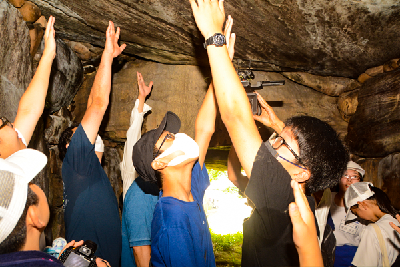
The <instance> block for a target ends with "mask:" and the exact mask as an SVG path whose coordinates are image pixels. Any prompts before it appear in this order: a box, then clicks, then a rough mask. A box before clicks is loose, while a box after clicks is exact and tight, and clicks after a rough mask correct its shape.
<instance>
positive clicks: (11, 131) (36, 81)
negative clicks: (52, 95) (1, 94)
mask: <svg viewBox="0 0 400 267" xmlns="http://www.w3.org/2000/svg"><path fill="white" fill-rule="evenodd" d="M54 21H55V18H54V17H53V16H50V18H49V20H48V22H47V27H46V31H45V34H44V37H43V39H44V43H45V47H44V51H43V55H42V57H41V59H40V62H39V65H38V67H37V70H36V73H35V75H34V76H33V78H32V81H31V82H30V84H29V86H28V88H27V89H26V91H25V92H24V94H23V95H22V97H21V99H20V101H19V105H18V111H17V115H16V117H15V121H14V123H11V122H10V121H9V120H8V119H7V118H6V117H0V140H1V142H0V158H2V159H5V158H7V157H8V156H10V155H12V154H13V153H15V152H17V151H18V150H20V149H24V148H26V147H27V146H28V144H29V141H30V140H31V137H32V134H33V131H34V130H35V127H36V124H37V122H38V120H39V118H40V116H42V113H43V108H44V104H45V99H46V95H47V88H48V85H49V78H50V72H51V64H52V63H53V59H54V57H55V56H56V41H55V38H54V36H55V31H54ZM7 101H8V100H7Z"/></svg>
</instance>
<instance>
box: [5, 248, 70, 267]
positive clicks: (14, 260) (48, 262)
mask: <svg viewBox="0 0 400 267" xmlns="http://www.w3.org/2000/svg"><path fill="white" fill-rule="evenodd" d="M0 266H7V267H11V266H13V267H17V266H21V267H26V266H53V267H62V266H64V265H63V264H62V263H61V261H59V260H58V259H56V258H54V257H53V256H51V255H49V254H47V253H44V252H42V251H37V250H29V251H18V252H13V253H8V254H1V255H0Z"/></svg>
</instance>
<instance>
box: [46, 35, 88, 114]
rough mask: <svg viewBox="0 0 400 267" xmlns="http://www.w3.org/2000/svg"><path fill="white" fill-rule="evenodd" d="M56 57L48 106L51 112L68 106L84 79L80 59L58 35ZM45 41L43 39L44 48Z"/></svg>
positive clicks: (48, 91)
mask: <svg viewBox="0 0 400 267" xmlns="http://www.w3.org/2000/svg"><path fill="white" fill-rule="evenodd" d="M56 45H57V50H56V57H55V59H54V61H53V65H52V66H51V75H50V83H49V88H48V90H47V97H46V108H47V109H49V110H50V113H54V112H56V111H58V110H60V109H61V108H62V107H65V106H68V105H69V104H70V103H71V101H72V99H73V98H74V97H75V94H76V92H77V91H78V90H79V86H80V85H81V83H82V81H83V67H82V63H81V61H80V59H79V58H78V57H77V56H76V54H75V53H74V52H73V51H72V50H71V49H70V48H69V46H67V45H66V44H65V43H64V42H63V41H62V40H61V39H59V38H58V37H56ZM43 49H44V41H42V50H41V53H43Z"/></svg>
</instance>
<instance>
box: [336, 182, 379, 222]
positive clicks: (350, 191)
mask: <svg viewBox="0 0 400 267" xmlns="http://www.w3.org/2000/svg"><path fill="white" fill-rule="evenodd" d="M370 185H371V186H372V184H371V183H369V182H358V183H354V184H352V185H350V186H349V188H347V190H346V193H345V194H344V203H345V204H346V209H347V214H346V221H352V220H354V219H357V216H356V215H355V214H354V213H352V212H351V210H350V208H351V207H352V206H354V205H356V204H357V202H359V201H360V202H361V201H364V200H366V199H368V198H370V197H372V196H373V195H374V194H375V193H374V192H372V190H371V189H370V187H369V186H370Z"/></svg>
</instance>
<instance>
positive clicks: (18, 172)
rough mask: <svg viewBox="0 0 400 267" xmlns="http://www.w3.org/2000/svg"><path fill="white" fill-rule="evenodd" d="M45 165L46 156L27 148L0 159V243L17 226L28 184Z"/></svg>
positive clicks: (23, 207) (24, 202)
mask: <svg viewBox="0 0 400 267" xmlns="http://www.w3.org/2000/svg"><path fill="white" fill-rule="evenodd" d="M46 163H47V157H46V155H44V154H43V153H42V152H40V151H37V150H34V149H29V148H26V149H22V150H19V151H17V152H15V153H14V154H12V155H11V156H9V157H8V158H6V159H0V243H1V242H3V241H4V240H5V239H6V238H7V237H8V235H9V234H10V233H11V232H12V231H13V230H14V228H15V226H16V225H17V223H18V220H19V218H20V217H21V215H22V212H23V211H24V209H25V205H26V199H27V195H28V184H29V182H30V181H31V180H32V179H33V178H34V177H35V176H36V175H37V174H38V173H39V172H40V171H41V170H42V169H43V168H44V166H46Z"/></svg>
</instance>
